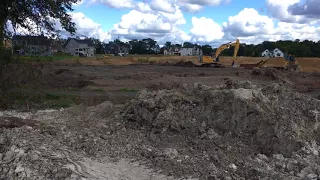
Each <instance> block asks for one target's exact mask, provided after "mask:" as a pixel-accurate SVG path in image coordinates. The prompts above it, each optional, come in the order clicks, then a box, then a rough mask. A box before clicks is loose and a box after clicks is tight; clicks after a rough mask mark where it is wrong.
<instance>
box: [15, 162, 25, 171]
mask: <svg viewBox="0 0 320 180" xmlns="http://www.w3.org/2000/svg"><path fill="white" fill-rule="evenodd" d="M23 171H24V168H23V167H22V166H21V164H19V165H18V166H17V167H16V169H15V170H14V172H15V173H21V172H23Z"/></svg>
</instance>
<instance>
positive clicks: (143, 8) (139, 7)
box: [136, 2, 151, 13]
mask: <svg viewBox="0 0 320 180" xmlns="http://www.w3.org/2000/svg"><path fill="white" fill-rule="evenodd" d="M136 9H137V10H138V11H140V12H143V13H146V12H150V11H151V7H150V5H149V4H146V3H143V2H138V3H136Z"/></svg>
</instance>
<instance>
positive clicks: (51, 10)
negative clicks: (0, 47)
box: [0, 0, 79, 42]
mask: <svg viewBox="0 0 320 180" xmlns="http://www.w3.org/2000/svg"><path fill="white" fill-rule="evenodd" d="M78 1H79V0H1V3H0V40H1V42H2V40H3V38H4V36H9V35H10V32H9V29H8V26H7V22H9V23H11V24H12V25H13V27H14V28H15V27H17V25H18V26H20V27H22V28H25V29H27V30H29V31H30V32H32V30H34V29H35V28H38V27H39V28H41V31H42V32H43V31H45V32H47V34H55V33H57V30H56V29H55V23H54V21H55V20H57V21H59V22H60V23H61V26H62V28H63V29H65V30H66V31H68V32H70V33H74V32H75V31H76V28H75V23H73V22H72V21H71V16H70V14H68V12H69V11H73V8H72V4H73V3H77V2H78ZM30 22H34V24H33V23H30Z"/></svg>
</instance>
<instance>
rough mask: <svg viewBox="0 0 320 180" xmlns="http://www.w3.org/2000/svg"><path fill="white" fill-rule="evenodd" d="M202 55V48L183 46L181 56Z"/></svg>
mask: <svg viewBox="0 0 320 180" xmlns="http://www.w3.org/2000/svg"><path fill="white" fill-rule="evenodd" d="M198 55H202V50H201V49H200V48H196V47H193V48H181V56H198Z"/></svg>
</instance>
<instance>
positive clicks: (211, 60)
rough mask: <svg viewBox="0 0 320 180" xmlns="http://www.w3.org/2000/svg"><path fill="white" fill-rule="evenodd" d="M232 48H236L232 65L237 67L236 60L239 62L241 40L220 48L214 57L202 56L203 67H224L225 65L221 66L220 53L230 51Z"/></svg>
mask: <svg viewBox="0 0 320 180" xmlns="http://www.w3.org/2000/svg"><path fill="white" fill-rule="evenodd" d="M231 46H234V53H233V62H232V65H233V66H234V67H235V66H236V63H235V62H236V60H237V54H238V51H239V47H240V41H239V39H237V40H236V41H235V42H229V43H226V44H223V45H221V46H220V47H218V48H217V50H216V52H215V55H214V56H213V57H212V56H208V55H206V56H202V55H200V58H199V61H200V62H201V63H203V64H202V66H214V67H222V66H223V65H222V64H220V63H219V62H220V59H219V57H220V53H221V52H222V51H223V50H225V49H229V48H230V47H231Z"/></svg>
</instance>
